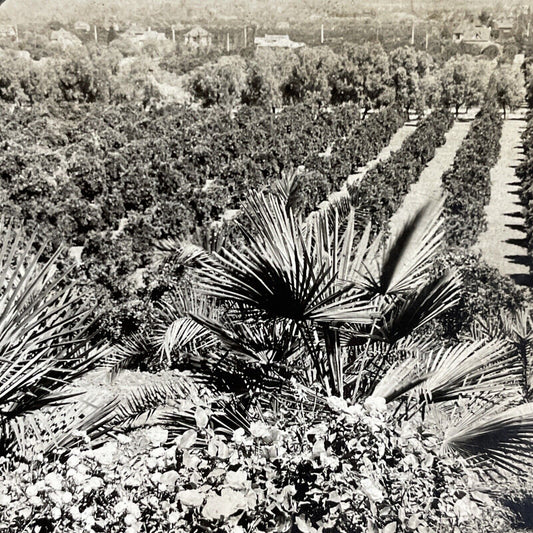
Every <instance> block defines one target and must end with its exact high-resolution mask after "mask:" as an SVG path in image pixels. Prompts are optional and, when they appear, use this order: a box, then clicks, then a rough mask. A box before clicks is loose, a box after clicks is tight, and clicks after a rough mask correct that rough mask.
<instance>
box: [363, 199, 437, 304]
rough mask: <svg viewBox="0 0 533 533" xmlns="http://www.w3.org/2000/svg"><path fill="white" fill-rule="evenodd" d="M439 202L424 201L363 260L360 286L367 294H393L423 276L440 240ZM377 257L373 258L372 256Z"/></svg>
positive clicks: (412, 285) (408, 286)
mask: <svg viewBox="0 0 533 533" xmlns="http://www.w3.org/2000/svg"><path fill="white" fill-rule="evenodd" d="M442 205H443V204H442V202H440V203H439V204H438V205H436V206H435V205H430V204H428V205H426V206H424V207H422V208H421V209H419V210H418V211H417V212H416V213H415V215H414V216H413V217H412V218H411V219H409V220H408V221H407V222H406V223H405V224H404V225H403V227H402V228H401V229H400V231H399V232H398V233H397V234H396V235H394V236H392V237H390V238H389V240H388V243H387V244H386V246H385V248H384V250H383V252H381V254H372V255H369V256H367V257H369V261H367V262H366V269H367V272H366V274H363V276H362V280H361V286H362V287H363V288H364V289H365V290H367V291H368V292H369V293H371V294H379V295H394V294H402V293H405V292H409V291H412V290H413V288H416V287H417V286H418V285H420V283H422V282H423V281H424V280H425V279H426V276H427V272H428V270H429V268H430V266H431V264H432V262H433V260H434V259H435V255H436V252H437V251H438V249H439V248H440V246H441V244H442V236H443V232H442V231H441V230H440V227H441V224H442V222H441V220H440V217H441V214H442ZM376 257H377V258H376Z"/></svg>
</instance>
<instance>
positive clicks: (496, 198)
mask: <svg viewBox="0 0 533 533" xmlns="http://www.w3.org/2000/svg"><path fill="white" fill-rule="evenodd" d="M525 113H526V110H525V108H523V109H520V110H518V111H517V112H516V113H512V114H509V115H508V117H507V119H506V120H505V121H504V123H503V130H502V137H501V151H500V158H499V160H498V161H497V163H496V165H495V166H494V167H493V169H492V171H491V174H490V175H491V182H492V189H491V197H490V202H489V205H488V206H487V207H486V208H485V212H486V214H487V231H486V232H485V233H483V234H482V235H481V236H480V238H479V242H478V243H477V244H476V246H475V248H476V249H478V250H479V251H480V252H481V254H482V256H483V258H484V259H485V261H487V263H488V264H489V265H491V266H493V267H495V268H497V269H498V270H499V271H500V272H501V273H502V274H504V275H507V276H509V277H510V278H512V279H513V280H514V281H515V282H516V283H518V284H520V285H528V286H531V281H532V280H531V276H530V258H529V256H528V253H527V243H526V232H525V227H524V224H525V221H524V216H523V213H522V205H521V203H520V196H519V194H520V182H519V180H518V178H517V176H516V174H515V170H516V167H517V166H518V165H519V164H520V162H521V160H522V158H523V151H522V143H521V138H520V136H521V134H522V131H523V130H524V128H525V125H526V120H525Z"/></svg>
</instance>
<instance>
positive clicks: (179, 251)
mask: <svg viewBox="0 0 533 533" xmlns="http://www.w3.org/2000/svg"><path fill="white" fill-rule="evenodd" d="M154 248H155V251H154V254H153V264H154V265H156V266H161V265H163V264H170V265H172V266H181V267H188V268H198V267H200V266H202V265H203V264H204V263H206V262H208V261H209V253H208V252H206V250H205V249H204V248H202V247H200V246H196V245H195V244H192V243H190V242H182V241H179V240H176V239H161V240H159V241H157V242H155V243H154Z"/></svg>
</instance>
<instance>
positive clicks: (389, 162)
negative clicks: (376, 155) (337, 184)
mask: <svg viewBox="0 0 533 533" xmlns="http://www.w3.org/2000/svg"><path fill="white" fill-rule="evenodd" d="M452 124H453V116H452V115H451V113H450V112H449V111H446V110H437V111H434V112H433V113H431V114H430V115H429V116H428V117H425V118H424V119H422V120H421V121H420V123H419V124H418V126H417V128H416V130H415V131H414V133H413V134H412V135H410V136H409V137H408V138H407V139H406V140H405V141H404V142H403V144H402V146H401V148H400V149H399V150H398V151H397V152H394V153H393V154H392V155H391V157H389V158H388V159H386V160H385V161H383V162H380V163H378V164H377V165H376V167H375V168H373V169H372V170H370V171H369V172H368V173H366V174H365V176H364V178H363V180H362V182H361V183H360V184H358V185H357V186H356V187H354V188H353V190H352V196H354V198H355V199H356V201H357V202H358V203H359V202H360V203H361V207H362V208H363V209H364V210H365V212H367V213H368V215H369V219H370V220H371V221H372V223H373V228H374V230H377V231H379V230H381V229H385V226H386V224H387V222H388V220H389V218H390V217H391V216H392V215H393V214H394V212H395V211H396V209H398V207H399V206H400V204H401V202H402V200H403V198H404V197H405V195H406V194H407V193H408V192H409V188H410V186H411V184H412V183H414V182H416V180H417V179H418V177H419V176H420V174H421V172H422V171H423V170H424V168H425V167H426V165H427V163H428V162H429V161H430V160H431V159H432V158H433V156H434V155H435V149H436V148H438V147H439V146H441V145H442V144H444V141H445V133H446V132H447V131H448V130H449V128H450V127H451V125H452Z"/></svg>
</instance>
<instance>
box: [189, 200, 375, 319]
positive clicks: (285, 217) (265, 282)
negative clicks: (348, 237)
mask: <svg viewBox="0 0 533 533" xmlns="http://www.w3.org/2000/svg"><path fill="white" fill-rule="evenodd" d="M247 214H248V215H249V217H250V222H251V224H252V226H253V227H254V230H255V231H251V232H247V231H246V230H244V229H243V232H244V234H245V239H246V241H247V242H246V244H247V246H246V247H245V248H244V249H242V250H239V249H237V248H236V247H233V246H232V247H229V248H228V249H227V250H226V251H224V252H222V253H221V254H217V255H216V256H215V258H216V260H217V262H218V265H217V267H216V268H211V269H209V268H208V269H204V271H202V273H201V277H199V280H198V281H199V285H200V287H201V288H202V290H203V291H204V292H205V293H206V294H208V295H210V296H212V297H215V298H219V299H222V300H230V301H233V302H236V303H239V304H241V305H245V306H249V307H250V308H252V309H255V310H256V311H258V312H260V313H261V314H262V315H263V316H264V317H265V318H270V319H276V318H287V319H290V320H293V321H296V322H302V321H308V320H311V321H315V322H326V323H327V322H338V321H340V322H354V323H365V322H369V321H371V317H370V314H371V308H370V307H369V305H368V304H367V302H361V294H360V293H359V292H356V291H354V290H353V284H348V283H340V282H339V279H338V276H337V272H336V271H335V270H334V268H333V267H332V266H331V264H328V263H324V262H319V261H317V260H316V259H317V257H316V255H315V249H314V248H313V247H312V243H311V242H310V240H309V239H307V238H305V237H304V235H303V232H302V227H301V222H300V221H299V220H298V219H297V218H296V217H295V216H294V215H293V214H292V212H287V211H286V210H285V209H284V206H283V205H282V204H281V203H280V201H279V200H278V199H277V198H275V197H273V196H268V195H256V196H254V197H253V198H251V199H250V201H249V208H248V210H247Z"/></svg>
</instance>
